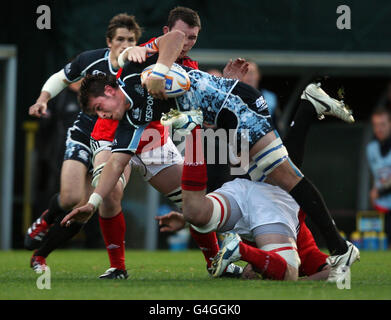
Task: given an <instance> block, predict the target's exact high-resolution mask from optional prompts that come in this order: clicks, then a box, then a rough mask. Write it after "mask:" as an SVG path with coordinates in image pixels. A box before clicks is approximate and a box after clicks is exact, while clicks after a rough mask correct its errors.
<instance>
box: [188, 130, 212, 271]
mask: <svg viewBox="0 0 391 320" xmlns="http://www.w3.org/2000/svg"><path fill="white" fill-rule="evenodd" d="M198 129H200V126H196V127H195V128H194V129H193V130H192V132H191V136H187V137H186V149H185V160H184V165H183V172H182V189H183V190H188V191H201V190H204V189H206V183H207V181H208V175H207V169H206V163H205V159H204V153H203V146H202V143H201V131H200V130H198ZM190 234H191V236H192V238H193V239H194V241H195V242H196V243H197V245H198V247H199V248H200V249H201V251H202V253H203V255H204V258H205V260H206V264H207V267H208V268H209V267H210V265H211V258H213V257H214V256H215V255H216V254H217V252H218V251H219V245H218V241H217V236H216V233H215V232H211V233H200V232H197V231H195V230H194V229H193V228H192V227H190Z"/></svg>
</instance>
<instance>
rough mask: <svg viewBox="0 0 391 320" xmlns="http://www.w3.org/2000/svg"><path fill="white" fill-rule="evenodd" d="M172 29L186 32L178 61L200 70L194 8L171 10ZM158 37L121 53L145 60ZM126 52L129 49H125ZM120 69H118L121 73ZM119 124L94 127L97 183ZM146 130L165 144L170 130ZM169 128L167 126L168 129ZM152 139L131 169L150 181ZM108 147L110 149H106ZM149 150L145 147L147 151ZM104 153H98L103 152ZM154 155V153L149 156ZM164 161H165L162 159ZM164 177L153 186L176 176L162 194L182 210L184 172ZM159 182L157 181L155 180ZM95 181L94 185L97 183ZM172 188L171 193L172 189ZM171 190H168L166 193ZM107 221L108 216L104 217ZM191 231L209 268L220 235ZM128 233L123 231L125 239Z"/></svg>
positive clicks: (235, 68) (241, 66)
mask: <svg viewBox="0 0 391 320" xmlns="http://www.w3.org/2000/svg"><path fill="white" fill-rule="evenodd" d="M172 30H180V31H181V32H183V33H185V44H184V48H183V50H182V52H181V53H180V55H179V57H178V59H177V60H176V62H177V63H179V64H181V65H184V66H187V67H190V68H192V69H198V62H197V61H194V60H192V59H191V58H190V57H189V56H188V54H189V52H190V50H191V49H192V48H193V46H194V45H195V43H196V41H197V39H198V34H199V32H200V30H201V21H200V18H199V16H198V14H197V12H195V11H194V10H192V9H190V8H186V7H176V8H174V9H172V10H171V11H170V13H169V15H168V19H167V25H166V26H164V27H163V34H166V33H168V32H170V31H172ZM156 39H157V38H152V39H150V40H149V41H148V42H146V43H145V44H143V45H141V46H140V47H137V46H133V47H129V48H127V49H126V50H124V51H123V52H122V54H125V53H126V54H127V59H129V60H133V61H135V62H142V61H145V57H146V55H147V54H151V53H155V52H156V48H157V45H156ZM125 51H126V52H125ZM246 68H247V63H246V62H245V61H244V60H242V59H236V60H234V61H229V62H228V63H227V65H226V67H225V68H224V75H225V76H226V77H230V78H240V77H242V76H243V75H244V74H245V73H246V71H247V69H246ZM120 72H121V71H119V73H120ZM117 126H118V120H112V119H102V118H98V120H97V122H96V124H95V127H94V130H93V132H92V134H91V137H92V138H93V142H92V144H93V145H96V146H98V148H97V152H99V151H102V150H103V152H102V153H105V160H104V161H103V162H102V164H101V165H100V166H99V167H98V168H97V169H96V171H95V172H94V174H95V177H96V180H95V182H97V181H98V180H99V175H100V174H101V172H102V170H103V167H104V165H105V163H106V161H107V160H108V154H109V153H110V151H109V150H111V142H112V141H113V139H114V135H115V131H116V129H117ZM146 129H147V131H149V132H152V130H156V132H158V133H159V135H160V136H161V143H162V144H163V143H164V141H165V140H167V135H168V130H164V127H163V126H162V125H161V124H160V121H152V122H151V123H150V124H149V125H148V126H147V128H146ZM166 129H167V128H166ZM150 142H151V139H144V140H143V139H142V140H141V141H140V144H139V145H138V147H137V149H138V151H139V152H136V153H139V154H141V155H142V156H143V157H142V158H141V157H140V156H136V157H133V158H132V160H131V162H132V168H139V169H140V170H141V171H142V172H143V175H144V178H146V180H148V179H149V178H150V176H149V177H146V176H145V170H144V168H148V167H150V165H148V164H146V163H148V161H150V160H151V159H148V156H146V155H148V153H142V150H143V149H144V148H145V147H146V146H147V145H148V144H149V143H150ZM106 150H107V151H106ZM145 151H146V150H145ZM102 153H99V155H101V154H102ZM150 156H151V155H150ZM143 159H147V160H146V163H144V162H143V161H144V160H143ZM163 161H164V160H163ZM161 176H162V177H163V178H158V176H156V177H153V178H151V179H150V180H149V182H150V183H151V185H152V186H154V187H156V186H158V187H159V185H161V184H162V183H164V182H165V181H169V180H170V179H171V180H172V177H176V179H175V180H174V181H176V184H174V185H175V189H172V188H168V189H165V190H164V191H163V194H165V196H167V197H168V198H169V199H170V200H172V201H173V202H174V203H175V204H176V205H177V206H178V207H179V209H180V208H181V188H180V176H181V171H180V172H179V173H178V172H168V174H167V175H161ZM157 179H158V180H159V181H156V180H157ZM95 185H96V183H95V184H94V186H95ZM157 189H158V190H160V191H161V190H162V189H161V187H160V188H157ZM169 191H170V192H169ZM167 192H169V193H167ZM105 218H106V220H105V221H107V219H108V217H105ZM100 221H102V218H100ZM121 228H122V229H123V227H122V226H121V225H118V224H117V223H115V221H113V222H112V223H111V224H110V230H111V231H110V232H111V233H113V234H115V235H116V237H118V232H117V231H116V230H121ZM190 233H191V235H192V238H193V239H194V240H195V242H196V243H197V245H198V246H199V247H200V248H201V252H202V253H203V255H204V258H205V261H206V264H207V269H208V270H209V269H210V263H211V259H212V258H213V257H214V256H215V255H216V254H217V252H218V250H219V247H218V242H217V237H216V235H215V233H209V234H202V233H199V232H197V231H196V230H194V229H193V228H191V227H190ZM124 237H125V235H124V234H123V238H124ZM107 242H108V243H111V242H110V241H109V240H107ZM240 272H241V269H240V268H237V267H235V266H234V265H232V266H230V267H229V268H228V269H227V273H225V274H224V276H232V275H235V274H238V273H240Z"/></svg>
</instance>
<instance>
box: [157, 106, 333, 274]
mask: <svg viewBox="0 0 391 320" xmlns="http://www.w3.org/2000/svg"><path fill="white" fill-rule="evenodd" d="M316 119H317V114H316V111H315V109H314V108H313V106H312V105H311V104H310V103H308V104H302V105H300V108H299V109H298V111H297V113H296V116H295V119H294V121H293V122H292V126H291V127H290V130H289V132H288V134H287V137H286V140H285V144H286V145H287V148H288V152H289V153H290V154H291V156H292V161H294V163H295V164H296V165H297V166H298V167H299V168H300V167H301V165H302V162H303V156H304V146H305V141H306V136H307V134H308V131H309V128H310V125H311V123H312V122H314V121H316ZM193 139H195V138H194V136H193ZM185 159H186V158H185ZM185 161H186V160H185ZM187 169H188V170H189V171H195V170H196V169H195V167H192V166H189V167H188V168H187ZM201 176H202V173H201ZM189 177H190V180H194V179H195V180H197V181H199V180H200V179H199V178H195V177H196V176H195V175H193V176H192V175H191V174H190V175H189V174H188V175H187V179H189ZM205 178H206V177H203V179H204V180H205ZM182 179H184V178H182ZM240 180H242V179H237V180H234V181H231V182H228V183H227V184H225V185H223V187H222V188H220V189H218V190H216V191H214V192H213V193H210V194H209V197H213V196H214V197H215V198H217V199H219V200H220V204H221V203H224V202H228V203H229V205H227V206H226V209H227V212H229V214H230V216H233V215H235V214H236V215H240V216H242V218H241V219H239V220H237V221H235V224H233V223H232V221H230V220H229V219H230V218H224V219H225V224H224V222H223V223H222V225H220V226H219V228H220V229H221V230H223V231H236V232H238V233H240V234H242V235H243V237H244V238H242V240H241V241H238V240H237V239H235V237H232V235H230V236H229V238H228V239H227V241H226V242H225V243H223V248H222V250H224V245H225V246H227V245H228V244H229V242H231V246H232V243H234V242H236V244H238V245H239V247H238V248H239V251H238V252H236V253H234V254H236V258H238V257H240V258H241V259H242V260H245V261H248V262H249V264H248V265H247V266H246V268H245V269H244V271H243V274H242V277H243V278H246V279H258V278H259V277H258V276H257V275H256V272H257V273H261V274H262V275H263V276H264V277H269V278H272V279H279V280H283V279H291V280H295V279H296V278H297V276H298V275H300V276H305V278H302V279H307V280H326V279H327V278H328V275H329V265H328V264H327V261H326V259H327V257H328V255H327V254H325V253H323V252H321V251H320V250H319V248H318V247H317V245H316V242H315V240H314V238H313V236H312V233H311V231H310V230H309V229H308V227H307V226H306V224H305V213H304V212H303V211H302V210H300V211H298V209H297V208H298V207H297V204H296V203H294V202H292V199H291V198H289V196H288V195H287V194H286V193H285V195H284V193H280V192H279V191H278V190H274V188H275V187H272V186H270V185H267V184H263V185H262V186H261V185H259V186H258V188H263V193H267V192H270V193H271V194H273V195H274V196H273V197H264V196H263V195H262V199H261V200H259V199H257V198H259V196H256V195H258V194H259V192H255V195H254V196H253V197H251V192H252V190H253V189H251V188H248V185H249V183H245V181H240ZM182 183H185V186H184V188H187V190H190V191H191V188H192V187H190V189H189V186H186V182H185V180H183V182H182ZM241 190H244V192H242V193H244V194H242V193H241ZM247 193H248V194H250V197H249V199H245V200H244V201H246V200H248V201H247V202H246V204H243V203H241V202H242V201H243V198H246V197H247V196H246V195H245V194H247ZM261 194H262V193H261ZM227 198H228V199H229V200H227ZM241 198H242V199H241ZM276 199H278V200H283V201H284V203H285V205H284V206H279V203H278V202H275V203H274V202H273V201H275V200H276ZM251 202H254V203H253V205H250V203H251ZM238 204H239V205H238ZM276 207H277V208H278V209H275V208H276ZM243 208H244V209H243ZM257 208H258V209H257ZM259 208H262V213H261V214H260V215H263V216H265V215H266V216H268V215H269V216H271V217H273V216H274V218H272V219H271V220H270V218H269V220H267V219H266V220H262V221H260V220H259V217H257V216H256V215H255V214H254V213H255V212H257V210H259ZM291 208H293V209H291ZM292 210H293V211H292ZM240 211H242V212H243V211H248V213H240ZM290 211H291V212H290ZM235 212H236V213H235ZM289 212H290V213H289ZM295 212H296V217H295V214H294V213H295ZM292 213H293V217H292ZM284 215H285V216H287V217H288V219H283V220H282V222H283V223H284V224H286V225H288V226H289V222H291V223H292V221H293V222H294V224H293V225H292V226H291V230H292V231H291V235H292V237H293V238H296V239H295V241H293V240H292V244H293V245H296V246H297V248H296V249H297V253H298V257H299V259H297V256H295V253H294V252H293V251H292V250H291V256H289V255H288V254H287V252H288V251H289V250H288V246H287V245H284V246H283V247H282V248H283V249H284V250H283V251H285V254H282V256H280V255H279V253H278V252H279V251H278V248H274V249H273V252H272V251H268V250H269V249H270V248H269V249H268V250H265V247H266V248H268V245H265V243H264V244H263V245H262V246H258V248H260V247H264V249H263V250H259V249H258V248H257V244H256V243H255V241H254V238H255V236H254V230H256V229H257V228H258V227H263V228H265V225H267V224H268V221H273V222H274V223H275V222H276V221H279V220H278V219H279V217H280V216H284ZM250 216H252V218H251V219H248V217H250ZM289 216H291V218H292V220H291V221H290V220H289ZM156 219H157V220H158V221H159V225H160V226H161V232H167V231H170V232H172V231H177V230H179V229H180V228H183V227H184V225H185V220H184V219H183V216H182V215H181V214H179V213H177V212H170V213H169V214H166V215H164V216H160V217H156ZM227 225H228V227H227ZM269 226H270V222H269ZM296 226H297V227H296ZM294 227H296V229H295V228H294ZM224 228H225V229H224ZM285 229H288V230H289V227H288V228H285ZM285 229H284V228H280V229H275V228H271V229H269V233H267V232H266V236H269V237H270V233H272V232H274V233H277V232H278V233H281V234H284V232H285ZM266 230H267V229H266ZM270 230H274V231H270ZM255 234H256V236H259V235H263V236H265V233H261V231H259V232H258V233H257V232H255ZM274 237H278V235H275V234H274ZM246 239H247V240H246ZM248 239H252V241H249V240H248ZM274 239H275V238H274ZM286 239H288V238H286ZM287 241H288V242H289V240H287ZM227 242H228V243H227ZM289 246H290V245H289ZM224 252H226V251H224ZM239 252H240V253H239ZM230 254H231V253H230ZM232 261H234V260H232ZM287 261H288V262H287ZM298 262H299V263H298ZM289 263H290V264H291V265H294V264H296V268H293V269H292V267H291V266H290V267H289ZM287 270H288V271H287ZM292 270H293V272H292ZM295 273H296V275H295Z"/></svg>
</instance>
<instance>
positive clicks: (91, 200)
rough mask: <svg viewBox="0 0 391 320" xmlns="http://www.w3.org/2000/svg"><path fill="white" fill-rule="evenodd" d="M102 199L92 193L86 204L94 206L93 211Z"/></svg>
mask: <svg viewBox="0 0 391 320" xmlns="http://www.w3.org/2000/svg"><path fill="white" fill-rule="evenodd" d="M102 200H103V199H102V197H101V196H100V194H98V193H96V192H94V193H93V194H91V196H90V198H89V199H88V203H91V204H92V205H93V206H94V209H95V210H96V209H98V207H99V205H100V204H101V203H102Z"/></svg>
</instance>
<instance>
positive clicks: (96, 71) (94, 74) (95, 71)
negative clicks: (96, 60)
mask: <svg viewBox="0 0 391 320" xmlns="http://www.w3.org/2000/svg"><path fill="white" fill-rule="evenodd" d="M98 74H103V75H104V76H105V75H106V72H103V71H100V70H93V71H92V75H93V76H96V75H98Z"/></svg>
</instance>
